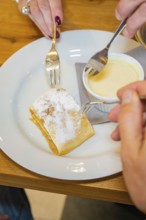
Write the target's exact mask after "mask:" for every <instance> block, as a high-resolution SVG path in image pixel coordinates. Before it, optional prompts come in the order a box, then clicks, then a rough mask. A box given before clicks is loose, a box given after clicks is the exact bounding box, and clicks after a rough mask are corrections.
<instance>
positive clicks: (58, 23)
mask: <svg viewBox="0 0 146 220" xmlns="http://www.w3.org/2000/svg"><path fill="white" fill-rule="evenodd" d="M55 22H56V24H57V25H61V19H60V17H59V16H56V17H55Z"/></svg>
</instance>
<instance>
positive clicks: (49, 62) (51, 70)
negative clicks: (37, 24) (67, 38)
mask: <svg viewBox="0 0 146 220" xmlns="http://www.w3.org/2000/svg"><path fill="white" fill-rule="evenodd" d="M55 46H56V24H55V22H53V38H52V46H51V49H50V51H49V52H48V53H47V55H46V59H45V69H46V75H47V80H48V83H49V85H50V87H56V86H59V84H60V60H59V55H58V52H57V50H56V48H55Z"/></svg>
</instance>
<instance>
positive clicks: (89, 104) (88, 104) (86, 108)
mask: <svg viewBox="0 0 146 220" xmlns="http://www.w3.org/2000/svg"><path fill="white" fill-rule="evenodd" d="M139 99H140V100H141V101H146V96H145V95H140V96H139ZM118 103H119V104H120V103H121V101H120V100H117V101H113V102H107V101H100V100H98V101H91V102H86V103H85V104H83V105H82V106H81V109H80V113H87V112H89V111H90V110H91V109H92V108H93V107H96V106H97V105H98V104H103V105H104V104H108V105H110V104H118Z"/></svg>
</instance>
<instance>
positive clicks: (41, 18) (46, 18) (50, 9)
mask: <svg viewBox="0 0 146 220" xmlns="http://www.w3.org/2000/svg"><path fill="white" fill-rule="evenodd" d="M27 4H28V5H29V8H30V13H29V14H28V16H29V17H30V18H31V20H32V21H33V22H34V23H35V24H36V25H37V27H38V28H39V29H40V30H41V32H42V33H43V34H44V36H45V37H47V38H49V37H50V38H51V37H52V32H53V31H52V26H53V24H52V23H53V21H55V22H56V24H57V32H56V37H57V38H58V37H59V36H60V29H59V25H60V24H61V23H62V21H63V12H62V4H61V0H30V1H28V0H19V1H18V8H19V10H20V12H22V8H23V7H24V6H25V5H27Z"/></svg>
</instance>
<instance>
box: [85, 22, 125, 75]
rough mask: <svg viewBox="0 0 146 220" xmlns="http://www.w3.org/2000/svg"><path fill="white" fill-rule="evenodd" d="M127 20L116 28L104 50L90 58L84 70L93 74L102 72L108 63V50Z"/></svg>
mask: <svg viewBox="0 0 146 220" xmlns="http://www.w3.org/2000/svg"><path fill="white" fill-rule="evenodd" d="M126 21H127V19H125V20H124V21H122V22H121V24H120V25H119V27H118V29H117V30H116V32H115V34H114V36H113V37H112V39H111V40H110V42H109V43H108V44H107V46H106V47H105V48H104V49H103V50H101V51H99V52H97V53H96V54H94V55H93V56H92V57H91V58H90V60H89V61H88V63H87V64H86V66H85V67H84V70H83V71H84V72H86V73H87V74H91V75H96V74H98V73H99V72H101V70H102V69H103V67H104V66H105V65H106V63H107V61H108V51H109V48H110V46H111V43H112V42H113V41H114V40H115V38H116V37H117V36H118V35H119V34H120V33H121V32H122V30H123V29H124V28H125V26H126Z"/></svg>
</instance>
